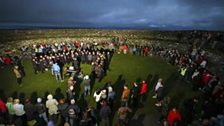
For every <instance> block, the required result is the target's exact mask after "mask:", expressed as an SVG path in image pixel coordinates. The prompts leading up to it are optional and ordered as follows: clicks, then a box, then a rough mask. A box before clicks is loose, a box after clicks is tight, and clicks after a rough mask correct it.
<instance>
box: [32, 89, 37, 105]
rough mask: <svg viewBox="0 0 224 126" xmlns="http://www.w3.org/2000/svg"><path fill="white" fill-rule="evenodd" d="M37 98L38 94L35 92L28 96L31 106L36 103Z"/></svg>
mask: <svg viewBox="0 0 224 126" xmlns="http://www.w3.org/2000/svg"><path fill="white" fill-rule="evenodd" d="M37 98H38V94H37V92H36V91H35V92H32V93H31V95H30V101H31V103H32V104H36V103H37Z"/></svg>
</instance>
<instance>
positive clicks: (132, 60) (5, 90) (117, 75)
mask: <svg viewBox="0 0 224 126" xmlns="http://www.w3.org/2000/svg"><path fill="white" fill-rule="evenodd" d="M24 66H25V71H26V77H25V78H24V79H23V82H22V84H23V86H22V87H19V86H18V85H17V84H16V78H15V76H14V74H13V71H12V68H11V67H5V68H4V69H0V89H1V92H0V94H1V95H0V96H12V95H15V94H16V93H17V94H18V95H21V94H22V95H23V96H25V97H30V96H31V95H32V93H33V92H36V93H37V95H38V96H41V97H44V96H45V93H46V92H48V93H52V94H55V91H56V89H57V88H60V89H61V92H62V93H63V94H64V96H66V95H65V92H66V89H67V79H65V82H63V83H61V82H57V81H56V80H55V77H54V76H52V75H51V73H50V71H48V72H45V73H43V74H42V73H39V74H37V75H35V74H34V72H33V68H32V64H31V62H30V61H29V60H26V61H25V62H24ZM81 68H82V70H83V72H84V74H90V72H91V66H90V65H87V64H83V65H81ZM159 77H161V78H163V80H164V81H165V94H166V95H167V96H170V97H171V98H172V99H171V101H172V103H171V105H172V106H177V107H180V106H181V105H182V103H183V100H185V99H187V98H190V97H193V96H194V95H195V94H196V93H194V92H192V91H191V88H190V86H189V85H187V84H186V83H183V82H182V81H181V80H180V79H179V75H178V73H177V69H176V67H174V66H171V65H169V64H167V63H166V62H164V60H162V59H161V58H159V57H140V56H133V55H123V54H115V55H114V56H113V58H112V61H111V64H110V69H109V71H108V74H107V76H106V77H104V79H103V80H102V82H100V83H99V82H98V80H96V81H95V84H94V85H93V90H92V93H93V92H94V91H95V90H96V88H98V87H103V86H104V85H105V83H106V82H108V81H110V82H111V83H112V84H114V88H115V91H117V98H116V101H115V108H117V107H118V106H119V101H120V95H121V90H122V86H123V84H124V83H125V84H128V85H129V87H130V88H131V87H132V83H133V82H135V81H139V80H143V79H144V80H146V81H148V82H150V83H149V90H150V91H149V95H148V98H147V101H146V102H145V104H144V106H145V107H143V108H140V109H138V111H136V114H135V116H134V117H133V118H137V117H138V115H141V114H142V113H144V114H145V115H146V116H147V117H152V118H154V115H158V111H157V109H156V107H155V106H154V103H155V102H156V101H155V100H154V99H152V98H151V96H152V95H153V94H154V86H155V84H156V81H157V79H158V78H159ZM80 87H81V88H80V89H81V91H80V92H82V90H83V85H82V84H81V86H80ZM15 92H16V93H15ZM86 100H87V102H88V103H89V104H90V105H91V106H94V105H95V104H94V100H93V98H92V96H91V97H87V98H86ZM152 120H154V121H155V119H152ZM150 121H151V119H150V120H148V121H146V122H148V123H150ZM151 123H152V122H151ZM155 125H156V124H155Z"/></svg>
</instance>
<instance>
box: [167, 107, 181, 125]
mask: <svg viewBox="0 0 224 126" xmlns="http://www.w3.org/2000/svg"><path fill="white" fill-rule="evenodd" d="M167 122H168V123H169V126H176V125H174V124H177V123H178V124H180V122H181V115H180V113H179V112H178V111H177V110H176V108H172V109H171V110H170V111H169V113H168V117H167Z"/></svg>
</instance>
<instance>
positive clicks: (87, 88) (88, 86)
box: [83, 75, 91, 96]
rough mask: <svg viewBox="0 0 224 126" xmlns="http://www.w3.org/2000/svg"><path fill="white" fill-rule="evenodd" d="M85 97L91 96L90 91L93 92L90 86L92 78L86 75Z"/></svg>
mask: <svg viewBox="0 0 224 126" xmlns="http://www.w3.org/2000/svg"><path fill="white" fill-rule="evenodd" d="M83 79H84V80H83V81H84V95H85V96H87V95H90V91H91V85H90V78H89V76H88V75H86V76H85V77H84V78H83Z"/></svg>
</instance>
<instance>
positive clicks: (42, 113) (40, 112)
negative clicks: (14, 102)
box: [35, 98, 48, 124]
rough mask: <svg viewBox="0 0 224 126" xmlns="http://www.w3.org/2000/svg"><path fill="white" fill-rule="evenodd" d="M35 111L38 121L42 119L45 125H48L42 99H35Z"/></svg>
mask: <svg viewBox="0 0 224 126" xmlns="http://www.w3.org/2000/svg"><path fill="white" fill-rule="evenodd" d="M35 107H36V110H37V114H38V117H39V118H40V119H42V118H43V119H44V121H45V123H46V124H47V123H48V119H47V114H46V107H45V105H44V104H43V103H42V99H41V98H37V104H36V105H35Z"/></svg>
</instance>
